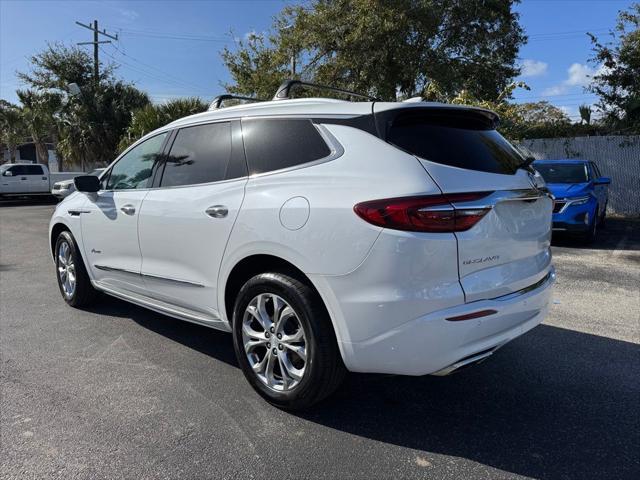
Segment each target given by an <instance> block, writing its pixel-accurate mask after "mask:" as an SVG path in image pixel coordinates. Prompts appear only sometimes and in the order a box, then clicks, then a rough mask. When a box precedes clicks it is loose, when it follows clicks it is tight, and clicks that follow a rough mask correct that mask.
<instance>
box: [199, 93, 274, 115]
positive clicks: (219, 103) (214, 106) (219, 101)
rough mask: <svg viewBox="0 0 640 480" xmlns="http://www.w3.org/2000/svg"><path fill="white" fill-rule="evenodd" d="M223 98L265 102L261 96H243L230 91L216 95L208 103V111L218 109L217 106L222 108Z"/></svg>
mask: <svg viewBox="0 0 640 480" xmlns="http://www.w3.org/2000/svg"><path fill="white" fill-rule="evenodd" d="M225 100H247V101H248V102H266V100H263V99H261V98H254V97H243V96H242V95H231V94H230V93H225V94H224V95H218V96H217V97H216V98H214V99H213V101H212V102H211V104H209V111H211V110H218V109H219V108H222V102H224V101H225Z"/></svg>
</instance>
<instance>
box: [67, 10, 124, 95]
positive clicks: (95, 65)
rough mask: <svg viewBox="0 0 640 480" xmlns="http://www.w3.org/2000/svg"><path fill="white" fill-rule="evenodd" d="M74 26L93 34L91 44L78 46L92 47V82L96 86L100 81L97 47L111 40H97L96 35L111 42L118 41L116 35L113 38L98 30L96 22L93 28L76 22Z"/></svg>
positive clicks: (82, 43)
mask: <svg viewBox="0 0 640 480" xmlns="http://www.w3.org/2000/svg"><path fill="white" fill-rule="evenodd" d="M76 25H80V26H81V27H84V28H86V29H88V30H91V31H92V32H93V42H80V43H78V45H93V80H94V81H95V83H96V85H98V82H99V81H100V72H99V68H100V62H99V61H98V46H99V45H100V44H101V43H111V40H99V39H98V38H99V37H98V35H104V36H105V37H109V38H111V39H113V40H118V35H117V34H116V35H115V36H113V35H109V34H108V33H107V31H106V30H102V31H100V30H98V20H94V21H93V26H91V24H89V25H85V24H84V23H80V22H76Z"/></svg>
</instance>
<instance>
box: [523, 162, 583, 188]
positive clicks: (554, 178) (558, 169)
mask: <svg viewBox="0 0 640 480" xmlns="http://www.w3.org/2000/svg"><path fill="white" fill-rule="evenodd" d="M533 167H534V168H535V169H536V170H537V171H538V172H539V173H540V175H542V178H544V181H545V182H547V183H585V182H588V176H587V165H585V164H582V163H553V164H551V163H536V164H534V165H533Z"/></svg>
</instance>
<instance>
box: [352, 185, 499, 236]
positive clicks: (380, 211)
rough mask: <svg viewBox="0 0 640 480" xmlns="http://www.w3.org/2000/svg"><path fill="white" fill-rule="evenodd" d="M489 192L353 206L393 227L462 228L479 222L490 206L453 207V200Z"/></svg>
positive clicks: (468, 199) (414, 229)
mask: <svg viewBox="0 0 640 480" xmlns="http://www.w3.org/2000/svg"><path fill="white" fill-rule="evenodd" d="M490 193H491V192H476V193H459V194H450V195H436V196H425V197H400V198H387V199H384V200H372V201H369V202H362V203H358V204H357V205H356V206H355V207H353V210H354V211H355V212H356V214H358V216H359V217H360V218H362V219H363V220H366V221H367V222H369V223H371V224H373V225H378V226H380V227H385V228H392V229H394V230H406V231H411V232H463V231H465V230H469V229H470V228H471V227H473V226H474V225H475V224H476V223H478V221H479V220H480V219H481V218H482V217H483V216H484V215H485V214H486V213H487V212H488V211H489V209H488V208H469V209H464V208H463V209H460V208H456V209H454V208H453V205H452V204H453V203H462V202H471V201H474V200H479V199H481V198H483V197H486V196H487V195H489V194H490Z"/></svg>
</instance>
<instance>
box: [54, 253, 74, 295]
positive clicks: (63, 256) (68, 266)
mask: <svg viewBox="0 0 640 480" xmlns="http://www.w3.org/2000/svg"><path fill="white" fill-rule="evenodd" d="M58 278H59V279H60V286H61V287H62V293H63V294H64V296H65V297H66V298H71V297H73V294H74V292H75V291H76V266H75V264H74V263H73V256H72V254H71V246H70V245H69V244H68V243H67V242H61V243H60V246H59V247H58Z"/></svg>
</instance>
